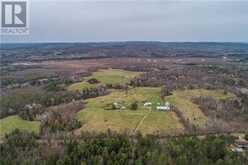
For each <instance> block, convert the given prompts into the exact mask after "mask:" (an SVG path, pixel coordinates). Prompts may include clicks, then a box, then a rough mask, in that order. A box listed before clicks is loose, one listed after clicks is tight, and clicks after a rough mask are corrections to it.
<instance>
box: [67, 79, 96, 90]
mask: <svg viewBox="0 0 248 165" xmlns="http://www.w3.org/2000/svg"><path fill="white" fill-rule="evenodd" d="M94 87H96V84H90V83H88V82H86V81H83V82H79V83H74V84H72V85H70V86H68V88H67V89H68V90H69V91H77V90H81V89H84V88H94Z"/></svg>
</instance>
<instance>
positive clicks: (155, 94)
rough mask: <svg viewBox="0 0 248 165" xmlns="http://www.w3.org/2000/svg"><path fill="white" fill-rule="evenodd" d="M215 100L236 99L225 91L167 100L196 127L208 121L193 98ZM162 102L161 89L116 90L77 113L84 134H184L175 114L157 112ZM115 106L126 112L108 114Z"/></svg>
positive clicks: (179, 94) (179, 93)
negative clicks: (134, 104)
mask: <svg viewBox="0 0 248 165" xmlns="http://www.w3.org/2000/svg"><path fill="white" fill-rule="evenodd" d="M199 96H212V97H214V98H215V99H218V100H220V99H227V98H232V97H235V96H234V95H232V94H230V93H227V94H225V93H224V91H223V90H205V89H194V90H177V91H174V92H173V95H171V96H168V97H166V98H165V100H164V101H169V102H170V103H171V104H172V105H174V106H176V107H177V108H178V109H179V110H180V111H181V112H182V114H183V117H184V119H186V120H188V121H189V122H190V124H192V125H195V126H203V125H204V124H205V123H206V122H207V120H208V118H207V116H205V115H204V114H203V113H202V111H201V110H200V109H199V107H198V105H196V104H194V103H193V102H192V101H191V99H192V97H199ZM134 101H138V105H139V106H138V107H139V108H138V110H136V111H134V110H130V108H129V107H130V104H131V103H132V102H134ZM146 101H149V102H152V103H153V105H154V106H153V107H151V108H150V109H148V108H145V107H144V106H143V104H144V102H146ZM164 101H162V100H161V98H160V88H151V87H139V88H133V89H130V90H129V91H128V93H125V92H124V91H120V90H113V91H112V92H111V93H110V94H109V95H107V96H102V97H97V98H92V99H88V100H86V101H85V103H86V108H85V109H83V110H81V111H80V112H78V114H77V117H78V119H79V120H80V121H82V122H83V123H84V124H83V126H82V128H81V130H84V131H95V132H104V131H106V130H107V129H111V130H115V131H124V130H126V131H129V132H135V131H140V132H142V133H143V134H153V133H157V132H159V133H162V134H169V133H175V132H177V133H178V132H182V131H184V127H183V125H182V123H180V120H179V118H178V116H177V115H176V114H175V112H174V111H169V112H160V111H156V110H155V106H156V104H157V103H162V102H164ZM113 102H120V103H121V104H122V106H124V107H125V109H124V110H106V107H109V105H111V104H112V103H113Z"/></svg>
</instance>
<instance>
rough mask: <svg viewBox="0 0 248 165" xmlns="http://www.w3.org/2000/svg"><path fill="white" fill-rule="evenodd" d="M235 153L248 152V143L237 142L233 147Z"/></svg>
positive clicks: (239, 140)
mask: <svg viewBox="0 0 248 165" xmlns="http://www.w3.org/2000/svg"><path fill="white" fill-rule="evenodd" d="M231 150H232V151H233V152H244V151H246V150H248V141H247V140H244V139H238V140H235V142H234V144H233V145H231Z"/></svg>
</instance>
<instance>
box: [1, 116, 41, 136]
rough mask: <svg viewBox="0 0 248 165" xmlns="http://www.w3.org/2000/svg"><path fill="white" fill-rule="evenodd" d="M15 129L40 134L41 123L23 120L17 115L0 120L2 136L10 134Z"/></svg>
mask: <svg viewBox="0 0 248 165" xmlns="http://www.w3.org/2000/svg"><path fill="white" fill-rule="evenodd" d="M15 129H20V130H25V131H28V132H34V133H37V134H38V133H39V131H40V122H38V121H27V120H23V119H22V118H20V117H19V116H17V115H14V116H9V117H6V118H3V119H1V120H0V135H4V134H6V133H10V132H12V131H13V130H15Z"/></svg>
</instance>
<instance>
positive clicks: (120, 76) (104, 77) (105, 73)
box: [67, 69, 142, 91]
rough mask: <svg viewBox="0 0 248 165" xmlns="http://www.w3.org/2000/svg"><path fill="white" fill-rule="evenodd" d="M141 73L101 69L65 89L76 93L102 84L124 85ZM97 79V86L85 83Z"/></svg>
mask: <svg viewBox="0 0 248 165" xmlns="http://www.w3.org/2000/svg"><path fill="white" fill-rule="evenodd" d="M141 73H142V72H132V71H126V70H121V69H101V70H99V71H97V72H94V73H93V74H92V75H91V76H89V77H86V78H85V81H83V82H79V83H74V84H72V85H70V86H69V87H68V88H67V89H68V90H70V91H76V90H80V89H84V88H92V87H95V86H96V85H99V84H102V85H106V84H113V85H116V84H124V83H127V82H128V81H129V80H130V79H132V78H134V77H136V76H138V75H140V74H141ZM93 78H94V79H97V80H98V81H100V83H99V84H90V83H88V82H87V80H89V79H93Z"/></svg>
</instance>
